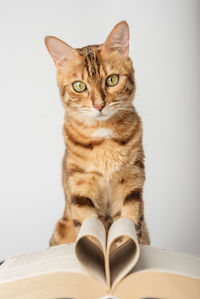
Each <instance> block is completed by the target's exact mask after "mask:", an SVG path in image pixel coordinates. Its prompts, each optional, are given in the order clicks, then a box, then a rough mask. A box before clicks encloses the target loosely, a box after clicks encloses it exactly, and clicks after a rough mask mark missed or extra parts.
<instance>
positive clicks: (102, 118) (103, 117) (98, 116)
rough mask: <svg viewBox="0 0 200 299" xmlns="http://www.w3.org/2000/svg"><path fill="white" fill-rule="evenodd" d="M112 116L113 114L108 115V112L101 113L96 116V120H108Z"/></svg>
mask: <svg viewBox="0 0 200 299" xmlns="http://www.w3.org/2000/svg"><path fill="white" fill-rule="evenodd" d="M110 117H111V115H106V114H99V115H97V116H96V117H95V119H96V120H98V121H101V120H107V119H109V118H110Z"/></svg>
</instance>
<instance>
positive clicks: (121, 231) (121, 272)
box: [105, 218, 140, 289]
mask: <svg viewBox="0 0 200 299" xmlns="http://www.w3.org/2000/svg"><path fill="white" fill-rule="evenodd" d="M117 240H120V242H122V244H121V245H119V246H116V247H115V248H114V249H113V247H114V246H113V245H115V244H116V243H117ZM139 255H140V246H139V244H138V241H137V235H136V231H135V226H134V224H133V222H132V221H131V220H130V219H128V218H119V219H118V220H117V221H115V222H114V223H113V224H112V226H111V227H110V230H109V232H108V239H107V252H106V258H105V264H106V266H105V268H106V280H107V284H108V288H112V289H113V288H114V287H115V286H116V284H117V283H118V282H119V281H120V280H121V279H122V278H123V277H124V276H126V275H127V274H128V273H129V272H130V271H131V269H132V268H133V267H134V266H135V265H136V263H137V261H138V258H139Z"/></svg>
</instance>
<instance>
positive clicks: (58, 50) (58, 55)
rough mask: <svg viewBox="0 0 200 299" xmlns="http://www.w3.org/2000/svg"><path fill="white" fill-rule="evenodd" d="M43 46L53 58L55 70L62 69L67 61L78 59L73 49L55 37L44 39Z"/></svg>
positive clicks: (78, 56)
mask: <svg viewBox="0 0 200 299" xmlns="http://www.w3.org/2000/svg"><path fill="white" fill-rule="evenodd" d="M45 45H46V47H47V50H48V51H49V54H50V55H51V57H52V58H53V61H54V62H55V65H56V67H57V69H60V68H62V67H63V65H64V63H65V62H66V61H67V60H68V61H77V60H79V59H80V55H79V54H78V53H77V51H76V50H75V49H73V48H72V47H70V46H69V45H68V44H66V43H65V42H63V41H62V40H60V39H59V38H57V37H54V36H47V37H46V38H45Z"/></svg>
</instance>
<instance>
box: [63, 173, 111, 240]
mask: <svg viewBox="0 0 200 299" xmlns="http://www.w3.org/2000/svg"><path fill="white" fill-rule="evenodd" d="M68 186H69V189H70V208H71V215H72V220H73V224H74V228H75V231H76V234H78V232H79V229H80V227H81V224H82V223H83V221H84V220H85V219H86V218H88V217H97V218H98V217H99V214H100V213H101V208H103V202H104V199H103V197H104V193H105V192H103V190H104V189H105V186H104V179H103V176H102V175H100V174H98V173H95V172H87V173H76V174H73V176H71V177H69V178H68Z"/></svg>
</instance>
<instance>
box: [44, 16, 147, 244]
mask: <svg viewBox="0 0 200 299" xmlns="http://www.w3.org/2000/svg"><path fill="white" fill-rule="evenodd" d="M45 44H46V47H47V49H48V51H49V53H50V55H51V57H52V58H53V60H54V62H55V65H56V68H57V82H58V87H59V90H60V95H61V99H62V102H63V104H64V108H65V110H66V114H65V121H64V140H65V144H66V152H65V155H64V159H63V187H64V193H65V200H66V206H65V211H64V214H63V217H62V218H61V219H60V220H59V221H58V222H57V224H56V227H55V231H54V233H53V235H52V238H51V240H50V245H51V246H53V245H57V244H62V243H67V242H73V241H74V240H75V237H76V235H77V233H78V231H79V229H80V226H81V224H82V222H83V221H84V219H85V218H86V217H98V218H99V219H100V220H101V221H102V222H103V224H104V226H105V228H106V230H108V229H109V227H110V225H111V224H112V222H113V221H114V220H116V219H117V218H119V217H128V218H130V219H131V220H132V221H133V222H134V223H135V226H136V232H137V237H138V240H139V242H140V243H141V244H149V237H148V232H147V229H146V225H145V221H144V203H143V197H142V193H143V185H144V180H145V169H144V152H143V146H142V122H141V119H140V117H139V116H138V114H137V112H136V110H135V108H134V106H133V104H132V101H133V98H134V94H135V80H134V68H133V66H132V61H131V59H130V58H129V27H128V24H127V23H126V22H125V21H122V22H120V23H118V24H117V25H116V26H115V27H114V28H113V30H112V31H111V33H110V34H109V36H108V37H107V39H106V41H105V42H104V43H103V44H101V45H92V46H86V47H83V48H81V49H74V48H72V47H70V46H69V45H67V44H66V43H64V42H63V41H61V40H60V39H58V38H56V37H53V36H48V37H46V39H45Z"/></svg>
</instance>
